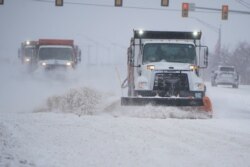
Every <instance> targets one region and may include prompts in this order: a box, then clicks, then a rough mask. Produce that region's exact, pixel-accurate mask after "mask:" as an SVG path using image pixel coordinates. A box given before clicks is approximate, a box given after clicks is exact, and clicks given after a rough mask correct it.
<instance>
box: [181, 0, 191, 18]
mask: <svg viewBox="0 0 250 167" xmlns="http://www.w3.org/2000/svg"><path fill="white" fill-rule="evenodd" d="M188 10H189V3H182V17H188Z"/></svg>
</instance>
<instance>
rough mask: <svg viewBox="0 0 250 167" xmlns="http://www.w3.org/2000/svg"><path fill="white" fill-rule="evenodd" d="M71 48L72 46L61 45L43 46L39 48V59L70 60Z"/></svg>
mask: <svg viewBox="0 0 250 167" xmlns="http://www.w3.org/2000/svg"><path fill="white" fill-rule="evenodd" d="M72 55H73V50H72V48H63V47H58V48H55V47H43V48H40V50H39V59H40V60H49V59H56V60H72Z"/></svg>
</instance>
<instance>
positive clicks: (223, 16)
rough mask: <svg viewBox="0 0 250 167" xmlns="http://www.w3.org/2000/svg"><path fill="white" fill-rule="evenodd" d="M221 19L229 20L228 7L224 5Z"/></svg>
mask: <svg viewBox="0 0 250 167" xmlns="http://www.w3.org/2000/svg"><path fill="white" fill-rule="evenodd" d="M221 19H222V20H227V19H228V5H222V11H221Z"/></svg>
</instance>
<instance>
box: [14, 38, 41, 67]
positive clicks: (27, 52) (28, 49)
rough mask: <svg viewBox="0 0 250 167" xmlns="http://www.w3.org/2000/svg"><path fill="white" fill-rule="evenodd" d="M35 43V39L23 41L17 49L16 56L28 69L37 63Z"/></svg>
mask: <svg viewBox="0 0 250 167" xmlns="http://www.w3.org/2000/svg"><path fill="white" fill-rule="evenodd" d="M37 44H38V42H37V41H24V42H22V43H21V47H20V48H19V50H18V58H19V59H20V61H21V63H22V64H26V65H27V66H28V67H29V70H31V69H34V68H35V66H36V64H37Z"/></svg>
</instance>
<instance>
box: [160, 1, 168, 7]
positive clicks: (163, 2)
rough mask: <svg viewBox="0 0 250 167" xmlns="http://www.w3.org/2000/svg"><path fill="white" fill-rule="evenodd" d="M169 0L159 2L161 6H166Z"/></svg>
mask: <svg viewBox="0 0 250 167" xmlns="http://www.w3.org/2000/svg"><path fill="white" fill-rule="evenodd" d="M168 5H169V0H161V6H168Z"/></svg>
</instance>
